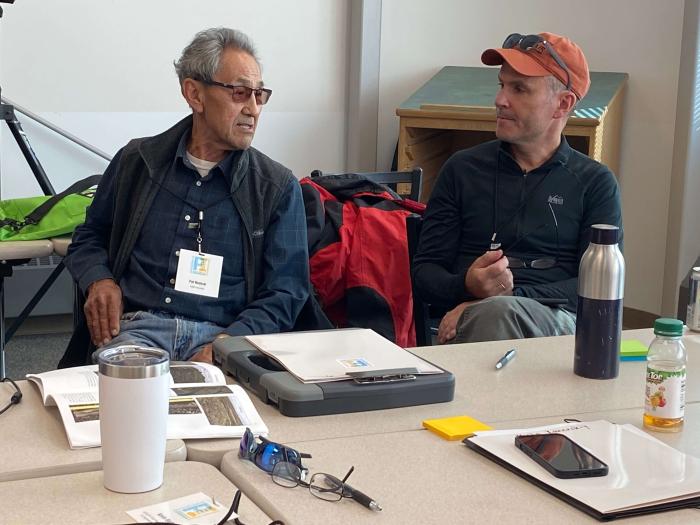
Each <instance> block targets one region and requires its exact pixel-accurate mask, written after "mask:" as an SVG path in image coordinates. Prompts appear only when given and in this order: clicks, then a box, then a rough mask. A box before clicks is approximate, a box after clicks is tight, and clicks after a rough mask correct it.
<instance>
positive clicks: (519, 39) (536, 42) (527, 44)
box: [501, 33, 571, 91]
mask: <svg viewBox="0 0 700 525" xmlns="http://www.w3.org/2000/svg"><path fill="white" fill-rule="evenodd" d="M540 46H543V47H544V48H545V49H546V50H547V52H548V53H549V56H551V57H552V58H553V59H554V61H555V62H556V63H557V65H558V66H559V67H560V68H562V69H563V70H564V72H565V73H566V89H568V90H569V91H570V90H571V73H570V72H569V68H568V67H567V66H566V63H565V62H564V61H563V60H562V58H561V57H560V56H559V55H558V54H557V52H556V51H555V50H554V48H553V47H552V44H550V43H549V42H547V41H546V40H545V39H544V38H542V37H541V36H540V35H521V34H520V33H512V34H510V35H508V36H507V37H506V39H505V40H504V41H503V45H502V46H501V47H503V48H504V49H512V48H514V47H517V48H518V49H520V50H521V51H525V52H526V53H527V52H530V51H532V50H536V49H538V48H539V47H540Z"/></svg>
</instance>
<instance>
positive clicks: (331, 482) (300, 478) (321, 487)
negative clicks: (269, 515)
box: [272, 462, 382, 511]
mask: <svg viewBox="0 0 700 525" xmlns="http://www.w3.org/2000/svg"><path fill="white" fill-rule="evenodd" d="M354 470H355V467H350V470H348V473H347V474H345V477H344V478H343V479H338V478H336V477H335V476H332V475H330V474H326V473H324V472H317V473H316V474H314V475H313V476H311V479H310V480H309V481H308V483H307V482H306V481H304V472H302V471H301V470H300V469H299V467H297V466H296V465H294V464H292V463H286V462H281V463H277V464H276V465H275V468H274V469H273V470H272V481H274V482H275V483H277V484H278V485H280V486H282V487H287V488H294V487H297V486H302V487H306V488H308V489H309V492H311V494H313V495H314V496H316V497H317V498H319V499H322V500H325V501H340V500H341V499H343V498H351V499H353V500H355V501H357V502H358V503H359V504H360V505H363V506H365V507H367V508H368V509H370V510H376V511H378V510H382V508H381V507H380V506H379V505H378V504H377V502H375V501H374V500H372V498H370V497H369V496H367V495H366V494H363V493H362V492H360V491H359V490H357V489H354V488H352V487H351V486H350V485H348V484H347V483H345V482H346V481H347V480H348V478H349V477H350V474H352V473H353V471H354Z"/></svg>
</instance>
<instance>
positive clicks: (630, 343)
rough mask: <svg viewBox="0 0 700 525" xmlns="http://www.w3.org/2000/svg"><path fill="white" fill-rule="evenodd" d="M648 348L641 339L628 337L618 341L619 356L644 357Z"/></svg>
mask: <svg viewBox="0 0 700 525" xmlns="http://www.w3.org/2000/svg"><path fill="white" fill-rule="evenodd" d="M648 351H649V349H648V348H647V347H646V345H644V344H643V343H642V342H641V341H637V340H636V339H629V340H627V341H622V343H620V358H622V359H624V358H625V357H628V358H629V357H645V356H646V355H647V352H648Z"/></svg>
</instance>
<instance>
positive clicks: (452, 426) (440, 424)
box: [423, 416, 492, 441]
mask: <svg viewBox="0 0 700 525" xmlns="http://www.w3.org/2000/svg"><path fill="white" fill-rule="evenodd" d="M423 426H424V427H425V428H427V429H428V430H432V431H433V432H435V433H436V434H437V435H438V436H440V437H442V438H444V439H449V440H450V441H454V440H457V439H464V438H465V437H467V436H470V435H472V434H473V433H474V432H477V431H478V430H491V428H492V427H490V426H488V425H487V424H486V423H482V422H481V421H479V420H478V419H474V418H472V417H469V416H455V417H443V418H440V419H426V420H425V421H423Z"/></svg>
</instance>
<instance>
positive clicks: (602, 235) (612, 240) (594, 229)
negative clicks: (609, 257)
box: [591, 224, 620, 244]
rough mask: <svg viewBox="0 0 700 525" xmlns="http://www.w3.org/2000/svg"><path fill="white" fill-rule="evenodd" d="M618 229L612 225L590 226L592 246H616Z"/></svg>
mask: <svg viewBox="0 0 700 525" xmlns="http://www.w3.org/2000/svg"><path fill="white" fill-rule="evenodd" d="M619 234H620V228H618V227H617V226H613V225H612V224H594V225H593V226H591V242H592V243H593V244H617V241H618V237H619Z"/></svg>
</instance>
